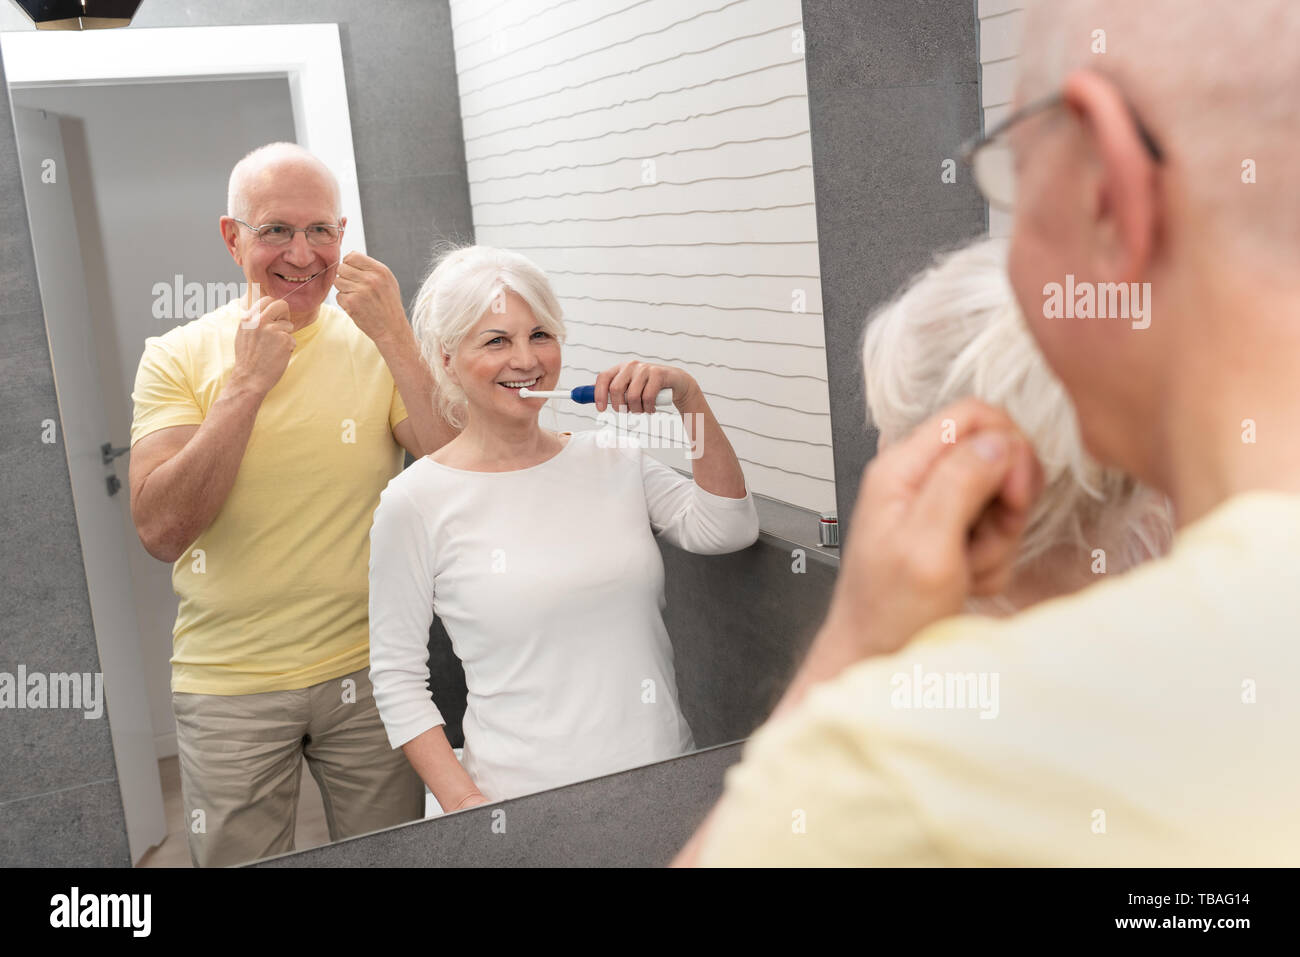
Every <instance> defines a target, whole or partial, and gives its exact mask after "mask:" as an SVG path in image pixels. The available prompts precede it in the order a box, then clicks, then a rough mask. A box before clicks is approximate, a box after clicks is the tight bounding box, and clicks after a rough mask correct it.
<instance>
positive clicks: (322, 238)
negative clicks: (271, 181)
mask: <svg viewBox="0 0 1300 957" xmlns="http://www.w3.org/2000/svg"><path fill="white" fill-rule="evenodd" d="M230 218H231V219H234V220H235V222H237V223H239V225H241V226H247V227H248V228H249V229H251V230H252V231H253V232H255V233H257V239H258V242H263V243H266V245H268V246H287V245H289V244H290V243H291V242H293V237H294V236H295V235H297V234H298V233H306V234H307V242H308V243H310V244H311V245H313V246H329V245H330V244H332V243H336V242H338V241H339V237H340V236H342V235H343V227H342V226H340V225H338V224H337V223H314V224H312V225H311V226H301V227H298V228H296V229H295V228H294V227H293V226H289V225H286V224H285V223H264V224H263V225H261V226H254V225H252V224H251V223H246V222H244V221H243V220H242V219H235V217H234V216H231V217H230Z"/></svg>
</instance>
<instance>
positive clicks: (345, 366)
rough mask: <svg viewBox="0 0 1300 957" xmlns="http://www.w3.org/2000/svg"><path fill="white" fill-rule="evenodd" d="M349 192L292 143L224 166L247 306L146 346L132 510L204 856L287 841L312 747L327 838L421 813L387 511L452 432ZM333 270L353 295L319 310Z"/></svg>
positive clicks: (192, 834)
mask: <svg viewBox="0 0 1300 957" xmlns="http://www.w3.org/2000/svg"><path fill="white" fill-rule="evenodd" d="M339 207H340V200H339V189H338V184H337V182H336V181H335V179H334V177H333V175H332V174H331V173H330V171H329V170H328V169H327V168H326V167H325V165H324V164H323V163H321V162H320V160H318V159H317V158H316V157H314V156H312V155H311V154H310V153H308V152H307V151H306V150H304V149H302V148H300V147H298V146H295V145H293V144H290V143H273V144H270V145H268V146H264V147H261V148H260V149H257V150H254V151H253V152H252V153H250V154H249V155H248V156H246V157H245V158H244V159H243V160H241V161H240V162H239V163H238V164H237V165H236V166H235V168H234V171H233V172H232V173H231V176H230V192H229V209H228V215H226V216H223V217H221V220H220V227H221V235H222V238H223V239H224V240H225V243H226V247H227V249H228V250H229V251H230V255H231V256H232V257H233V258H234V260H235V262H236V263H238V264H239V266H240V268H241V269H242V270H243V273H244V277H245V279H246V281H247V284H248V292H247V294H246V295H245V296H244V297H243V298H242V299H241V300H236V301H233V302H231V303H229V304H228V305H226V306H225V307H223V308H220V309H218V310H216V311H215V312H212V313H209V314H208V315H206V316H203V317H202V318H200V319H197V320H195V321H193V322H190V323H187V324H186V325H184V326H179V327H177V328H175V329H173V330H171V331H170V332H168V333H166V334H165V335H163V336H158V337H154V338H150V339H149V340H148V341H147V342H146V344H145V351H144V355H143V357H142V358H141V360H140V366H139V371H138V372H137V375H136V382H135V391H134V394H133V396H132V398H133V399H134V402H135V417H134V421H133V423H132V429H131V473H130V481H131V514H132V516H133V518H134V520H135V525H136V529H137V531H138V533H139V536H140V541H141V542H142V543H143V544H144V547H145V548H146V549H147V550H148V551H149V554H151V555H153V556H154V557H155V558H158V559H160V560H162V561H167V562H172V563H174V566H173V569H172V584H173V587H174V589H175V591H176V594H177V595H178V596H179V598H180V605H179V609H178V613H177V617H176V625H175V628H174V632H173V634H174V655H173V657H172V704H173V710H174V712H175V715H176V739H177V747H178V749H179V753H180V769H181V787H182V791H183V794H184V805H185V827H186V831H187V833H188V839H189V846H190V854H191V856H192V858H193V860H194V863H195V864H196V865H199V866H207V865H222V864H235V863H240V862H244V861H249V860H253V859H255V858H259V857H264V856H266V855H268V854H275V853H280V852H284V851H290V850H292V849H293V846H294V845H293V837H294V822H295V817H296V813H295V812H296V810H297V804H298V786H299V782H300V780H301V774H302V759H303V758H304V757H305V758H306V759H307V763H308V766H309V767H310V769H311V771H312V774H313V776H314V777H315V779H316V782H317V784H318V785H319V786H320V791H321V797H322V798H323V801H324V805H325V815H326V820H327V823H328V826H329V833H330V837H331V838H332V839H339V838H343V837H348V836H352V835H356V834H360V833H363V832H366V831H372V830H375V829H377V828H382V827H388V826H392V825H395V824H400V823H403V822H405V821H410V820H413V819H416V818H419V817H422V816H423V809H424V788H423V785H422V784H421V782H420V779H419V777H418V776H416V774H415V773H414V771H412V769H411V767H410V765H409V763H408V762H407V761H406V758H405V757H404V756H403V754H402V753H401V752H400V751H393V750H392V749H391V748H389V746H388V743H387V739H386V737H385V733H384V726H383V723H382V722H381V721H380V718H379V712H378V710H377V709H376V707H375V704H374V700H373V698H372V696H371V689H370V681H369V678H368V669H369V626H368V613H367V584H368V582H367V578H368V569H367V564H368V557H369V534H370V524H371V516H372V513H373V512H374V510H375V507H376V506H377V505H378V503H379V493H380V492H381V491H383V489H384V487H385V485H386V484H387V483H388V481H389V479H391V478H392V477H393V476H394V475H396V474H397V473H398V472H400V471H401V468H402V450H403V449H405V450H406V451H407V452H410V453H411V454H412V455H413V456H416V457H419V456H422V455H424V454H426V453H428V452H431V451H433V450H434V449H437V448H439V447H440V446H441V445H443V444H444V443H445V442H446V441H447V440H448V439H450V438H451V437H452V435H454V431H453V430H452V429H451V428H450V427H449V426H448V425H447V424H446V423H445V422H444V421H443V420H442V418H441V417H440V416H438V415H437V414H436V413H435V411H434V402H433V389H434V386H433V380H432V377H431V375H430V373H429V370H428V368H427V367H426V366H425V365H424V363H423V362H422V361H421V359H420V354H419V349H418V347H417V345H416V343H415V339H414V336H413V335H412V334H411V329H410V326H409V325H408V323H407V321H406V315H405V312H404V311H403V309H402V303H401V294H400V292H399V290H398V286H397V282H396V280H395V279H394V278H393V276H392V273H391V272H389V271H388V269H387V268H386V267H384V266H383V265H382V264H381V263H379V262H377V261H375V260H374V259H370V258H369V257H366V256H363V255H360V254H358V253H350V254H348V256H346V257H345V258H344V259H343V260H342V262H340V261H339V252H340V241H341V239H342V236H343V230H344V229H345V227H346V225H347V219H346V217H344V216H342V215H341V212H342V211H341V210H340V208H339ZM331 284H333V285H335V286H336V287H337V288H338V290H339V295H338V302H339V306H341V307H342V308H337V307H334V306H331V305H328V304H326V303H325V302H324V300H325V297H326V295H327V294H328V292H329V290H330V286H331Z"/></svg>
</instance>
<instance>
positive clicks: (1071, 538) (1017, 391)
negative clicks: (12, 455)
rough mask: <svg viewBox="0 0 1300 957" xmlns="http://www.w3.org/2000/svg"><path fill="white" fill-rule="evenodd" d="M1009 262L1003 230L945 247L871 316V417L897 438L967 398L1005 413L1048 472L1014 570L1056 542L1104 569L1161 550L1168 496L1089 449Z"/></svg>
mask: <svg viewBox="0 0 1300 957" xmlns="http://www.w3.org/2000/svg"><path fill="white" fill-rule="evenodd" d="M1006 260H1007V242H1006V241H1005V240H1001V239H980V240H977V241H975V242H973V243H971V244H969V245H967V246H964V247H962V248H960V249H957V250H955V251H951V252H947V253H941V254H939V255H938V256H936V258H935V261H934V263H933V264H932V265H931V266H930V267H929V268H928V269H925V270H923V271H922V272H920V273H918V274H917V275H916V276H914V277H913V278H912V279H911V280H910V281H909V282H908V284H907V286H906V287H905V288H904V289H903V291H902V292H901V293H900V294H898V295H897V296H896V297H895V298H894V299H893V300H892V301H890V302H888V303H886V304H885V305H883V306H881V307H880V308H879V309H877V310H876V311H875V312H874V313H873V314H872V316H871V318H870V319H869V320H868V325H867V329H866V333H865V334H864V337H863V343H862V365H863V373H864V376H865V379H866V398H867V416H868V418H869V419H870V420H871V421H873V422H874V423H875V425H876V427H877V428H878V429H879V431H880V433H881V435H882V436H883V437H884V438H885V440H886V441H889V442H894V441H898V440H899V439H901V438H903V437H905V436H906V435H907V434H908V433H909V432H910V431H911V430H912V429H913V428H915V427H916V426H917V425H919V424H920V423H921V422H923V421H925V420H926V419H928V418H930V417H931V416H933V415H934V414H935V413H936V412H937V411H939V410H940V409H942V408H943V407H944V406H946V405H948V404H949V403H951V402H954V401H957V400H958V399H962V398H966V397H968V396H974V397H975V398H978V399H982V400H983V401H985V402H988V403H989V404H990V405H996V406H1000V407H1002V408H1003V409H1005V410H1006V411H1007V413H1008V414H1009V415H1010V416H1011V418H1012V419H1013V420H1014V421H1015V423H1016V424H1017V425H1018V426H1019V427H1020V429H1021V431H1023V432H1024V433H1025V435H1026V436H1027V437H1028V438H1029V440H1030V441H1031V442H1032V443H1033V445H1034V450H1035V452H1036V453H1037V455H1038V459H1039V461H1040V462H1041V463H1042V466H1043V479H1044V487H1043V494H1042V497H1041V498H1040V499H1039V500H1038V502H1037V504H1036V505H1035V507H1034V510H1033V513H1032V514H1031V515H1030V518H1029V522H1028V525H1027V526H1026V529H1025V535H1024V539H1023V542H1022V545H1021V551H1020V554H1019V555H1018V556H1017V560H1016V564H1015V570H1016V571H1017V572H1018V571H1020V570H1021V569H1023V568H1024V567H1025V566H1027V565H1029V564H1030V563H1031V562H1033V561H1034V560H1035V559H1036V558H1039V557H1041V556H1042V555H1044V554H1045V553H1046V552H1048V551H1049V550H1051V549H1054V548H1057V547H1059V546H1062V545H1068V546H1074V547H1075V548H1077V549H1079V550H1080V551H1082V552H1085V553H1090V552H1091V551H1092V550H1093V549H1095V548H1102V549H1104V550H1105V553H1106V566H1107V567H1106V570H1107V571H1108V572H1119V571H1123V570H1125V569H1127V568H1131V567H1132V566H1134V565H1136V564H1138V563H1139V562H1142V561H1144V560H1146V559H1148V558H1151V557H1155V556H1158V555H1161V554H1163V553H1164V551H1165V550H1166V549H1167V548H1168V544H1169V541H1170V539H1171V537H1172V534H1173V518H1172V509H1171V507H1170V504H1169V501H1168V499H1166V498H1165V496H1163V495H1161V494H1159V493H1157V492H1154V491H1153V490H1151V489H1149V488H1147V487H1146V486H1143V485H1141V484H1140V483H1139V482H1137V481H1136V480H1135V479H1134V478H1132V477H1131V476H1129V475H1127V474H1126V473H1123V472H1120V471H1117V470H1115V469H1109V468H1103V467H1101V466H1100V465H1098V464H1097V463H1096V462H1095V461H1094V460H1093V459H1092V458H1091V457H1090V456H1089V455H1088V453H1087V452H1086V451H1085V449H1084V447H1083V442H1082V440H1081V438H1080V435H1079V427H1078V422H1077V421H1076V419H1075V413H1074V406H1073V405H1072V404H1071V402H1070V399H1069V396H1068V395H1067V394H1066V391H1065V388H1064V386H1062V385H1061V382H1060V380H1059V379H1057V378H1056V376H1055V375H1054V374H1053V373H1052V371H1051V369H1050V368H1049V367H1048V365H1047V362H1046V360H1045V359H1044V358H1043V357H1042V354H1041V353H1040V352H1039V351H1038V347H1037V344H1036V343H1035V342H1034V340H1033V337H1032V335H1031V334H1030V332H1029V329H1028V328H1027V327H1026V325H1025V322H1024V320H1023V318H1022V317H1021V314H1020V310H1019V307H1018V306H1017V305H1016V300H1015V295H1014V293H1013V291H1012V289H1011V285H1010V282H1009V281H1008V279H1007V274H1006Z"/></svg>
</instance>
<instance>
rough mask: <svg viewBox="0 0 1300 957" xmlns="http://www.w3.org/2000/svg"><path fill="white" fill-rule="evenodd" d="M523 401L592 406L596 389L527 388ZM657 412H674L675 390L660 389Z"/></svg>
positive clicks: (580, 387)
mask: <svg viewBox="0 0 1300 957" xmlns="http://www.w3.org/2000/svg"><path fill="white" fill-rule="evenodd" d="M519 398H521V399H572V400H573V401H574V402H577V403H578V404H579V405H591V404H592V403H593V402H595V401H596V387H595V386H594V385H580V386H578V387H577V388H575V389H555V390H553V391H550V392H546V391H541V392H539V391H537V390H535V389H529V388H527V387H525V388H522V389H520V390H519ZM655 411H656V412H674V411H676V406H674V405H673V390H672V389H660V390H659V394H658V395H657V396H655Z"/></svg>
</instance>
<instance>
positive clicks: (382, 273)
mask: <svg viewBox="0 0 1300 957" xmlns="http://www.w3.org/2000/svg"><path fill="white" fill-rule="evenodd" d="M334 288H335V289H337V290H338V293H339V294H338V297H337V298H338V304H339V308H341V309H342V310H343V311H344V312H346V313H347V314H348V315H349V316H351V317H352V321H353V322H354V323H356V325H357V328H358V329H360V330H361V331H362V332H364V333H365V334H366V335H367V336H369V337H370V339H371V340H372V341H373V342H374V343H375V344H376V345H385V344H387V343H388V342H390V341H392V340H395V339H397V338H398V337H399V336H400V335H401V334H402V333H404V332H405V331H406V330H409V329H410V325H409V324H408V323H407V321H406V310H405V309H403V308H402V290H401V287H400V286H398V284H397V277H395V276H394V275H393V273H392V270H390V269H389V268H388V267H387V266H385V265H384V264H383V263H381V262H380V261H379V260H378V259H371V258H370V257H369V256H367V255H365V254H364V253H358V252H350V253H348V254H347V255H346V256H344V257H343V260H342V261H341V262H340V263H339V266H338V273H337V275H336V276H335V277H334Z"/></svg>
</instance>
